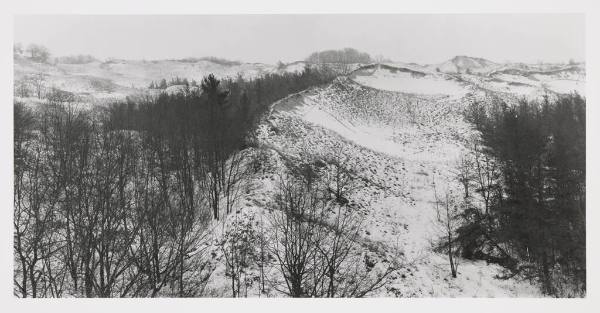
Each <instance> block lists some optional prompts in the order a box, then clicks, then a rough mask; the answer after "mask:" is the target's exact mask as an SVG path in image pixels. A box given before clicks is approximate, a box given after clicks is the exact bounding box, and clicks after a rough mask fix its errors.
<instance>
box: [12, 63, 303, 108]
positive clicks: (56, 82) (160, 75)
mask: <svg viewBox="0 0 600 313" xmlns="http://www.w3.org/2000/svg"><path fill="white" fill-rule="evenodd" d="M304 66H305V63H304V62H294V63H290V64H284V65H283V67H280V68H277V67H276V66H275V65H269V64H262V63H240V62H231V63H219V62H214V61H211V60H194V59H192V60H159V61H137V60H109V61H105V62H100V61H94V62H91V63H85V64H61V63H58V64H45V63H37V62H32V61H31V60H29V59H26V58H22V57H19V58H16V59H15V64H14V77H15V81H19V80H22V79H24V78H27V77H30V76H32V75H38V74H43V75H44V77H45V81H44V84H45V85H46V87H56V88H59V89H61V90H64V91H69V92H73V93H75V94H79V95H92V96H94V97H96V98H102V97H113V98H122V97H124V96H126V95H130V94H134V93H137V92H139V91H140V90H145V89H146V88H147V87H148V86H149V85H150V83H151V82H152V81H160V80H161V79H166V80H170V79H172V78H176V77H179V78H186V79H188V80H189V81H192V80H195V81H197V82H199V81H201V80H202V78H203V77H204V76H206V75H208V74H211V73H212V74H214V75H215V76H217V77H221V78H227V77H229V78H235V77H237V76H238V75H241V76H242V77H244V78H253V77H257V76H260V75H264V74H267V73H285V72H300V71H302V70H303V69H304Z"/></svg>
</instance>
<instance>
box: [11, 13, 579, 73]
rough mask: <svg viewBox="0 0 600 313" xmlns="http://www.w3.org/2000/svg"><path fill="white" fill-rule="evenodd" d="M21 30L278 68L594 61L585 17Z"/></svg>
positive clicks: (72, 48)
mask: <svg viewBox="0 0 600 313" xmlns="http://www.w3.org/2000/svg"><path fill="white" fill-rule="evenodd" d="M14 26H15V29H14V34H15V42H21V43H23V44H25V45H26V44H29V43H32V42H33V43H39V44H42V45H45V46H47V47H48V48H49V49H50V51H51V52H52V54H53V55H55V56H61V55H72V54H92V55H94V56H97V57H100V58H107V57H116V58H124V59H147V60H151V59H166V58H182V57H201V56H218V57H223V58H228V59H234V60H241V61H247V62H265V63H275V62H277V61H278V60H282V61H285V62H289V61H296V60H302V59H304V58H305V57H306V56H308V55H309V54H310V53H311V52H314V51H318V50H326V49H338V48H343V47H353V48H356V49H358V50H361V51H365V52H368V53H370V54H372V55H373V56H374V55H377V54H381V55H384V56H385V57H388V58H391V59H393V60H395V61H403V62H417V63H427V64H430V63H440V62H443V61H445V60H447V59H449V58H452V57H453V56H456V55H468V56H476V57H483V58H487V59H490V60H492V61H496V62H504V61H521V62H537V61H559V62H566V61H568V60H569V59H571V58H573V59H575V60H578V61H579V60H584V59H585V33H584V32H585V20H584V15H577V14H571V15H569V14H539V15H533V14H492V15H484V14H473V15H448V14H440V15H414V14H410V15H221V16H219V15H209V16H206V15H195V16H184V15H164V16H148V15H145V16H144V15H134V16H128V15H112V16H111V15H104V16H86V15H67V16H59V15H44V16H15V24H14Z"/></svg>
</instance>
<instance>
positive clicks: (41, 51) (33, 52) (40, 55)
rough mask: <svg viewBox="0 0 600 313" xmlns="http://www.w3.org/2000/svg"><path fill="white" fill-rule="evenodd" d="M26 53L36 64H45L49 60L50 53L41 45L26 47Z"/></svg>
mask: <svg viewBox="0 0 600 313" xmlns="http://www.w3.org/2000/svg"><path fill="white" fill-rule="evenodd" d="M26 52H27V53H28V54H29V57H30V58H31V59H32V60H33V61H36V62H42V63H46V62H48V60H49V59H50V51H49V50H48V48H46V47H44V46H42V45H37V44H30V45H29V46H27V50H26Z"/></svg>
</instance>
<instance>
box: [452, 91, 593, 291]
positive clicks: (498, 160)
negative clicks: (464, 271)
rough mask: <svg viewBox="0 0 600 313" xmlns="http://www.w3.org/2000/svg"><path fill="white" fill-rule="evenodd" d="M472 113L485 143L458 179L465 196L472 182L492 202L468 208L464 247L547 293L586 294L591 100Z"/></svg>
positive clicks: (524, 104) (478, 146)
mask: <svg viewBox="0 0 600 313" xmlns="http://www.w3.org/2000/svg"><path fill="white" fill-rule="evenodd" d="M468 118H469V119H470V120H471V121H472V122H473V123H474V125H475V126H476V128H477V129H478V130H479V131H480V132H481V136H482V140H481V141H482V144H475V145H474V147H473V155H474V157H473V158H472V159H471V160H470V161H469V162H467V163H466V164H464V165H465V166H463V167H467V168H469V169H470V170H468V171H463V170H461V172H462V173H463V175H460V177H459V178H460V181H461V183H462V184H463V185H464V187H465V198H469V197H470V194H469V193H468V189H469V188H473V190H474V191H475V192H476V193H477V194H479V195H480V196H481V199H482V200H483V203H484V206H485V207H484V209H483V210H480V209H476V208H473V207H471V208H469V209H467V210H466V211H465V212H464V213H463V215H464V219H465V221H466V223H465V224H464V225H463V226H462V227H461V228H460V229H459V230H458V233H459V238H458V240H459V241H460V242H461V245H462V247H463V253H464V254H465V256H466V257H480V258H487V259H488V260H491V261H494V262H498V263H501V264H503V265H505V266H507V267H508V268H509V269H510V270H511V272H512V275H516V274H522V275H524V276H526V277H530V278H532V279H535V280H537V281H539V282H540V283H541V285H542V286H543V290H544V292H546V293H548V294H552V295H556V296H565V295H566V296H569V295H580V294H582V293H583V294H585V290H586V250H585V244H586V239H585V225H586V214H585V192H586V189H585V155H586V154H585V139H586V138H585V99H584V98H582V97H580V96H579V95H577V94H573V95H568V96H563V97H559V98H558V99H556V100H552V101H551V100H549V99H548V98H546V99H545V100H544V101H542V102H532V101H525V100H523V101H521V102H520V103H518V105H515V106H508V105H506V104H505V103H496V104H494V105H492V106H491V107H485V106H483V105H481V104H475V105H473V106H472V107H471V108H470V110H469V113H468ZM483 246H487V247H488V248H489V249H487V252H485V251H484V250H486V249H482V247H483ZM490 251H493V253H490ZM484 254H487V255H484Z"/></svg>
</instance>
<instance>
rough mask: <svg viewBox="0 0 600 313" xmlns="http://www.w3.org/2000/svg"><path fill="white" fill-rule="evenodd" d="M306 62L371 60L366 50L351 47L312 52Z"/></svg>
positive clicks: (363, 61) (347, 62)
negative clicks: (361, 50)
mask: <svg viewBox="0 0 600 313" xmlns="http://www.w3.org/2000/svg"><path fill="white" fill-rule="evenodd" d="M306 62H309V63H317V64H318V63H343V64H349V63H371V62H373V60H372V59H371V56H370V55H369V54H368V53H366V52H360V51H358V50H356V49H353V48H344V49H342V50H325V51H319V52H314V53H312V54H311V55H310V56H308V58H306Z"/></svg>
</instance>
